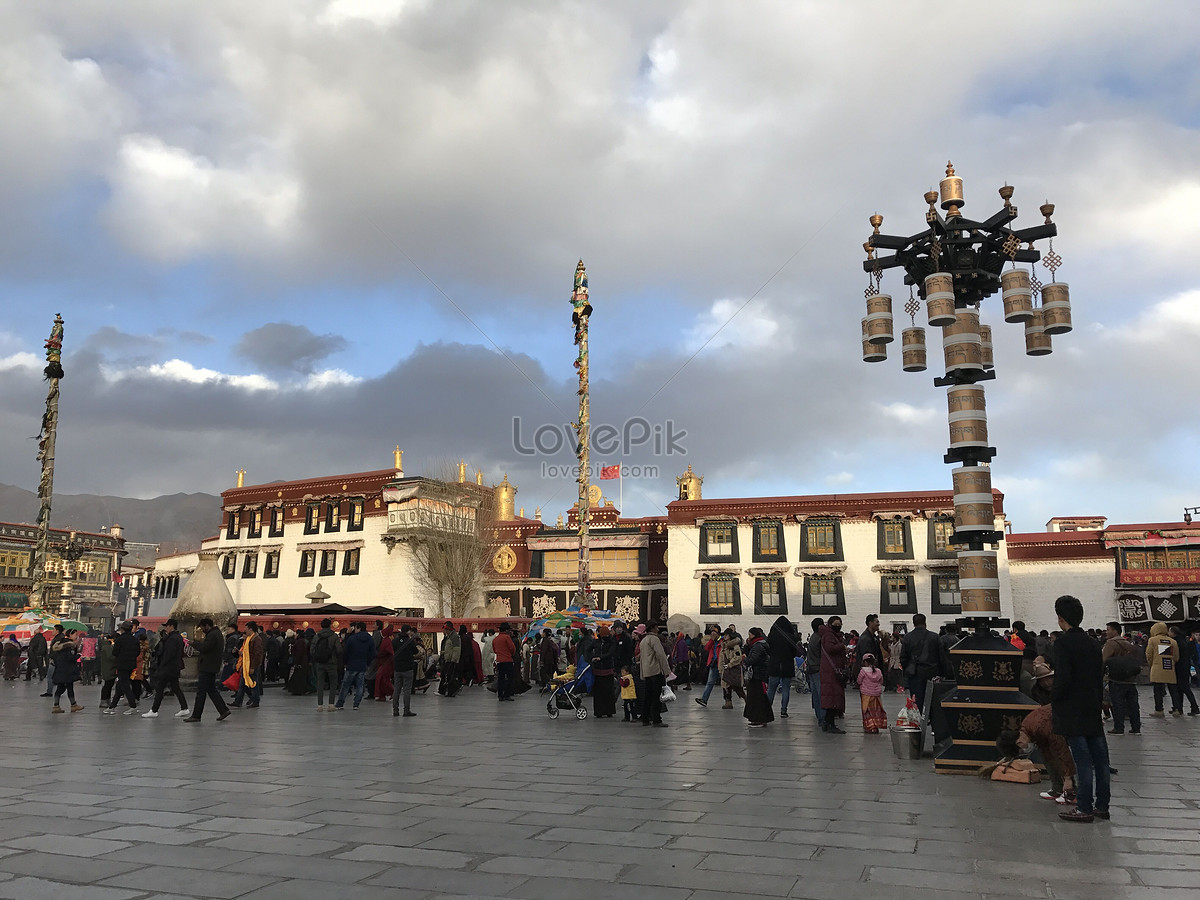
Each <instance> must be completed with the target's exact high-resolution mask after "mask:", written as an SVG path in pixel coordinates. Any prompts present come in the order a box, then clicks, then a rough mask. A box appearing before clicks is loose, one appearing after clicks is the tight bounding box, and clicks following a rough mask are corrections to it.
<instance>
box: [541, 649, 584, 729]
mask: <svg viewBox="0 0 1200 900" xmlns="http://www.w3.org/2000/svg"><path fill="white" fill-rule="evenodd" d="M589 669H591V666H590V665H589V664H588V663H586V662H585V663H584V664H583V668H582V669H580V670H579V671H578V672H568V673H565V674H563V675H559V676H558V677H556V678H555V679H554V680H553V681H552V682H551V685H552V686H553V690H552V691H551V692H550V699H549V701H547V703H546V714H547V715H548V716H550V718H552V719H557V718H558V711H559V710H560V709H573V710H575V718H577V719H586V718H587V716H588V712H587V707H586V706H584V705H583V703H582V700H583V694H579V693H576V692H575V688H576V687H577V686H578V687H582V686H583V685H582V683H581V682H580V679H581V678H582V677H583V676H584V675H585V674H586V673H587V672H588V670H589Z"/></svg>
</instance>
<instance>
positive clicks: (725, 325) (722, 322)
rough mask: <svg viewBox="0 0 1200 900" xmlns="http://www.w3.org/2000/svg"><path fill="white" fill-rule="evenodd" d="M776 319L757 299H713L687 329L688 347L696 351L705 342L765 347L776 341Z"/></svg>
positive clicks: (709, 344)
mask: <svg viewBox="0 0 1200 900" xmlns="http://www.w3.org/2000/svg"><path fill="white" fill-rule="evenodd" d="M779 336H780V335H779V323H778V322H777V321H776V320H775V319H773V318H772V317H771V314H770V312H769V311H768V310H767V309H766V308H765V306H764V305H762V304H761V303H758V304H757V305H756V301H751V302H750V303H746V301H745V300H729V299H725V300H715V301H713V304H712V306H711V307H709V309H708V310H707V312H705V313H703V314H701V315H699V316H697V317H696V322H695V324H694V325H692V327H691V328H690V329H689V330H688V335H687V341H686V343H687V347H688V348H690V349H691V350H692V351H695V350H697V349H699V348H701V347H703V346H705V345H707V347H710V348H712V349H713V350H717V349H720V348H721V347H730V346H734V347H740V348H742V349H747V350H750V349H756V348H764V347H769V346H772V345H776V346H778V344H777V339H778V337H779Z"/></svg>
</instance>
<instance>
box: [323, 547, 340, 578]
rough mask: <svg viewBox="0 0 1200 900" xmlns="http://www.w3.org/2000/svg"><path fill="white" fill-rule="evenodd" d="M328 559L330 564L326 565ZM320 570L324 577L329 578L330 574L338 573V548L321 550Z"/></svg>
mask: <svg viewBox="0 0 1200 900" xmlns="http://www.w3.org/2000/svg"><path fill="white" fill-rule="evenodd" d="M326 560H328V565H326ZM319 571H320V573H321V577H322V578H328V577H329V576H330V575H335V574H337V551H336V550H322V551H321V564H320V566H319Z"/></svg>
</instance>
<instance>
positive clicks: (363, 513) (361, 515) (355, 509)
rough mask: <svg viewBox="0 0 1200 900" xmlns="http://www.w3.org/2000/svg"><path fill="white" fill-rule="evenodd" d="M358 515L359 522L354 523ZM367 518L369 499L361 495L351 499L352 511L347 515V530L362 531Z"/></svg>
mask: <svg viewBox="0 0 1200 900" xmlns="http://www.w3.org/2000/svg"><path fill="white" fill-rule="evenodd" d="M356 515H357V518H358V524H357V525H356V524H354V519H355V517H356ZM366 518H367V501H366V500H364V499H363V498H361V497H356V498H355V499H353V500H351V501H350V513H349V514H348V515H347V516H346V530H347V531H362V530H363V524H364V523H365V522H366Z"/></svg>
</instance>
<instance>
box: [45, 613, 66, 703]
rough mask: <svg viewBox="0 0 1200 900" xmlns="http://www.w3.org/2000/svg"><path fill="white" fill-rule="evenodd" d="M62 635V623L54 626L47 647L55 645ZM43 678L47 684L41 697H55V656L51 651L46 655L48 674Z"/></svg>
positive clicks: (47, 639) (47, 640)
mask: <svg viewBox="0 0 1200 900" xmlns="http://www.w3.org/2000/svg"><path fill="white" fill-rule="evenodd" d="M62 635H63V626H62V623H59V624H58V625H55V626H54V631H53V632H52V633H51V634H50V636H49V637H48V638H46V642H47V647H49V645H50V644H53V643H54V641H55V639H56V638H59V637H62ZM43 677H44V678H45V681H46V683H45V685H43V688H44V689H43V691H42V693H41V696H43V697H53V696H54V656H53V654H51V653H49V651H47V653H46V674H45V675H44V676H43Z"/></svg>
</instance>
